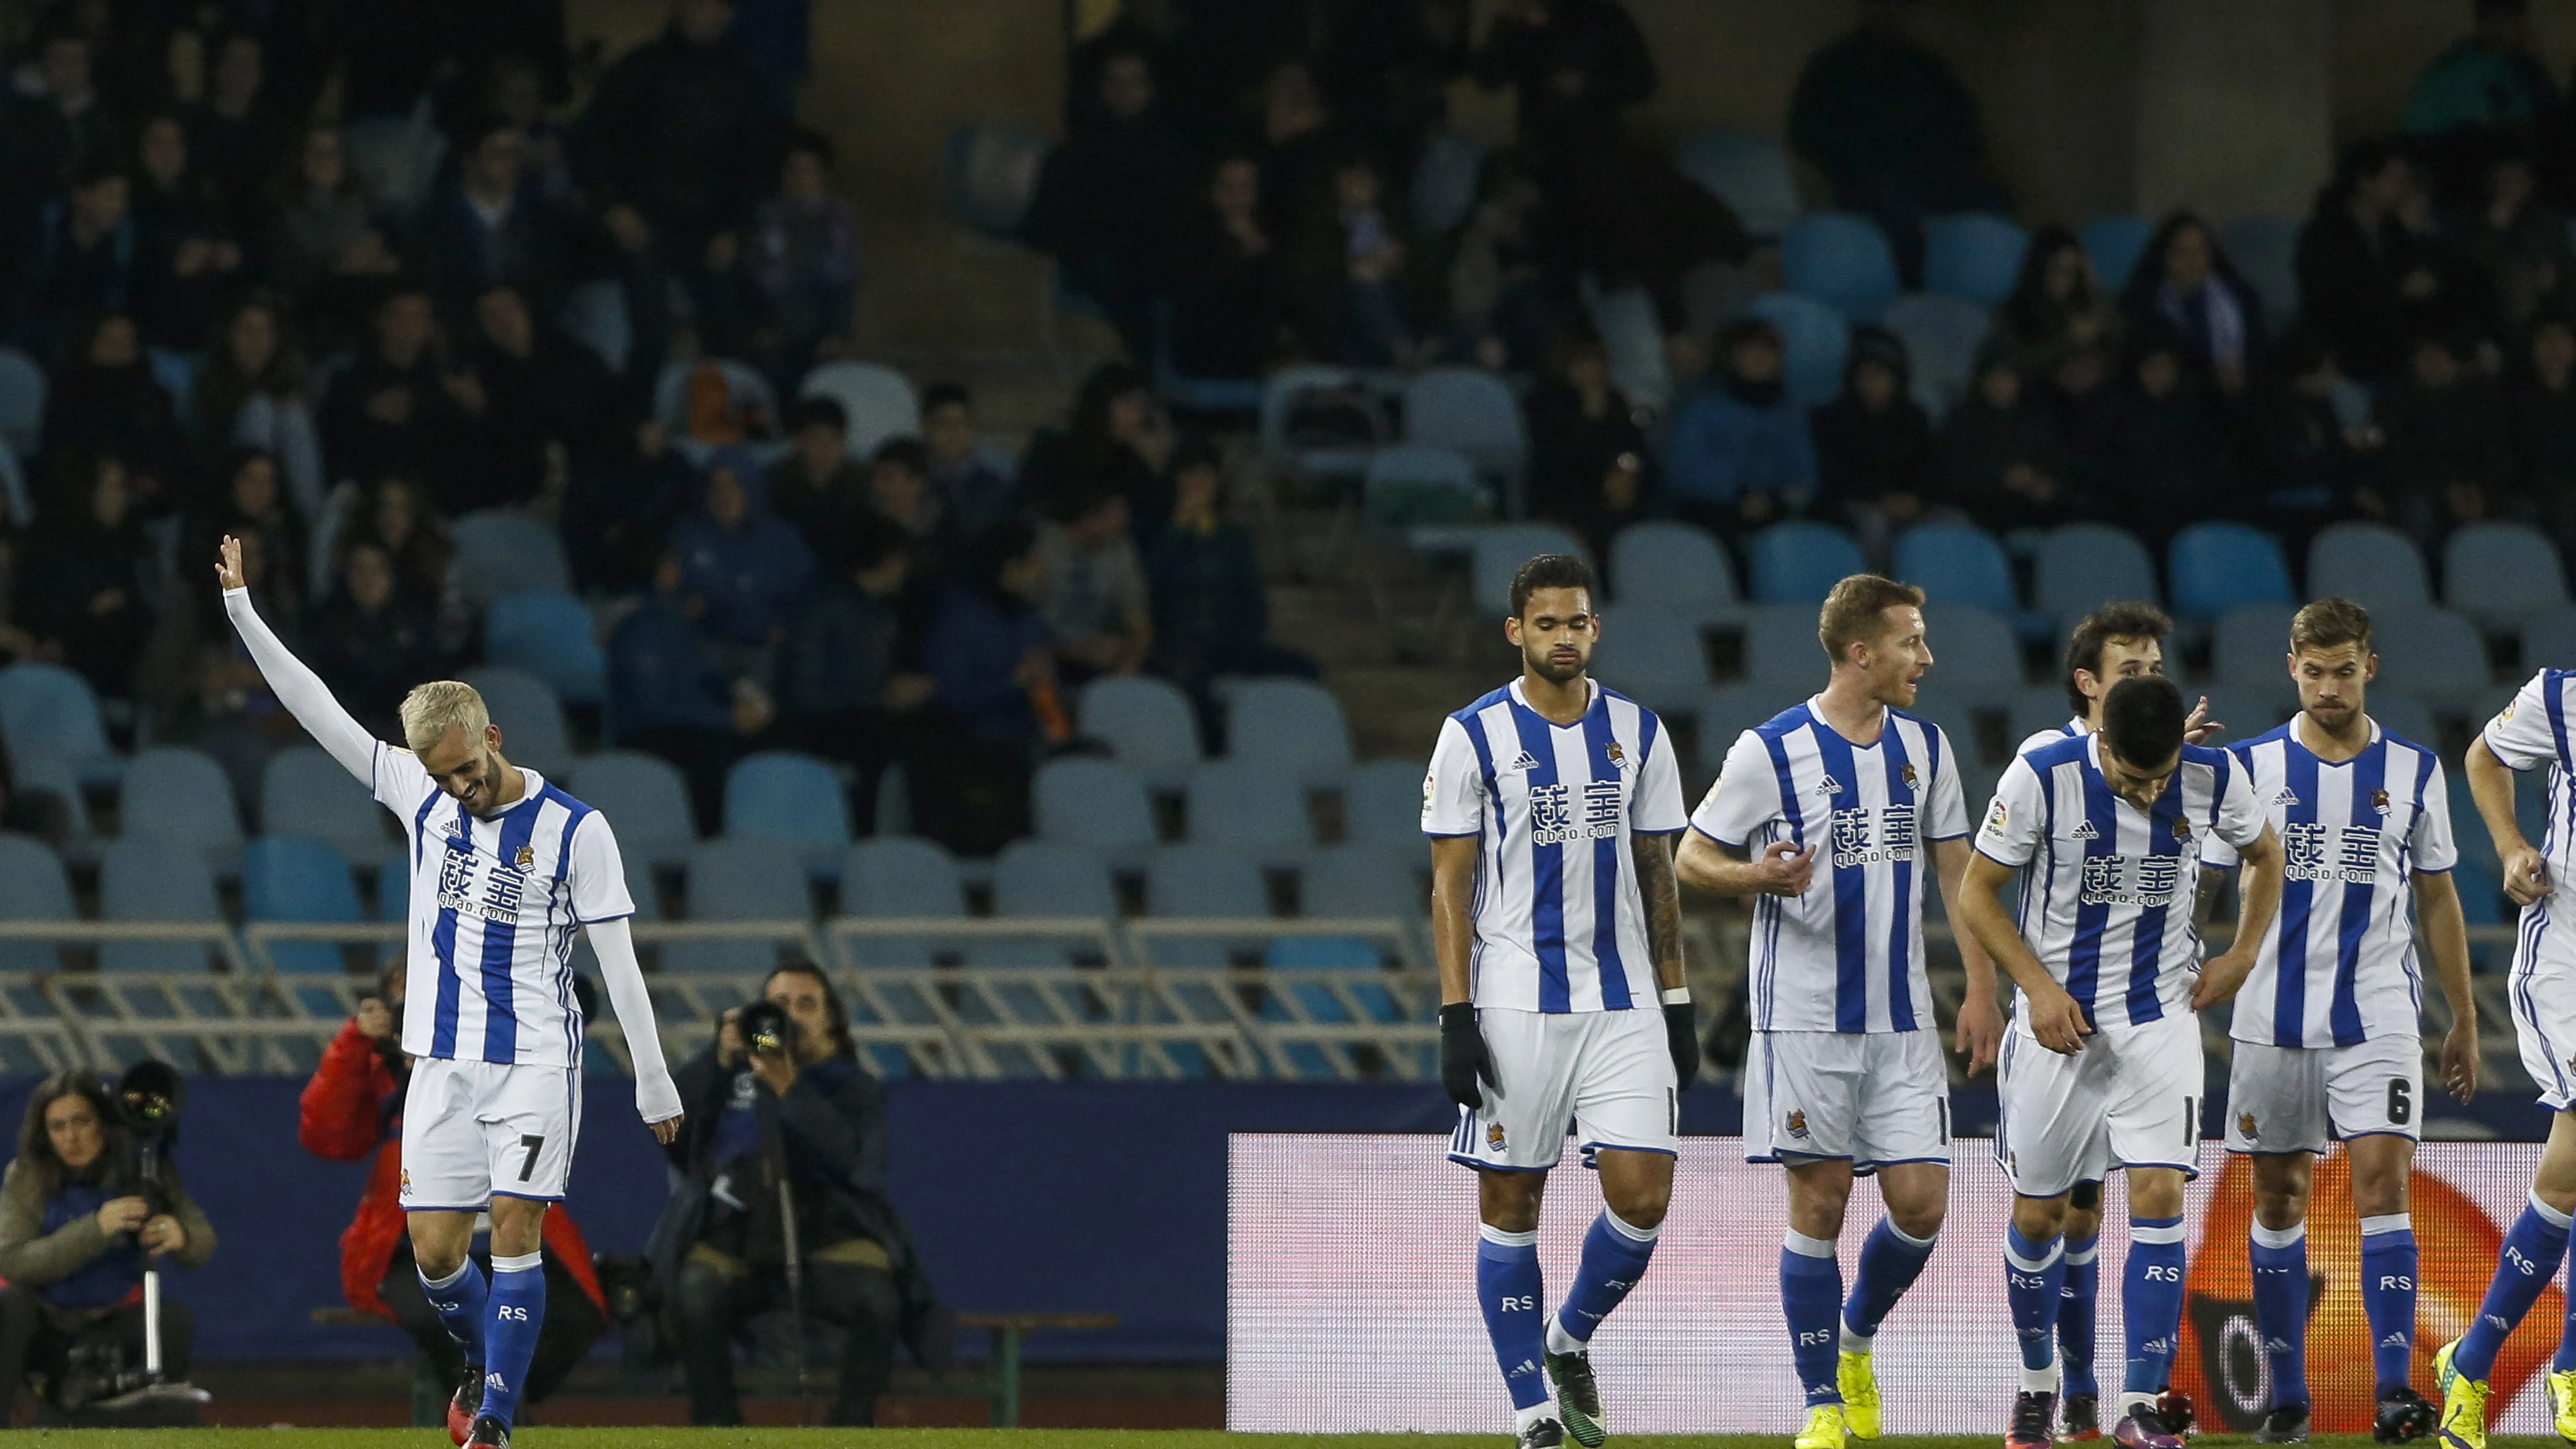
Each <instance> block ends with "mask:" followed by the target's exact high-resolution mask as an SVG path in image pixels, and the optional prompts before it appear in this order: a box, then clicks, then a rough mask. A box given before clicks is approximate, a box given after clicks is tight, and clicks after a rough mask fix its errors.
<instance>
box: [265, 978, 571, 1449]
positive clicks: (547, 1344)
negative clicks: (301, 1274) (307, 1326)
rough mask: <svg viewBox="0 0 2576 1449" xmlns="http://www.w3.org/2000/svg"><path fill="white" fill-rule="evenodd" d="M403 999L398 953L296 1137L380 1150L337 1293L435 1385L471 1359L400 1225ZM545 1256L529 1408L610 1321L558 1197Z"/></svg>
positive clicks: (313, 1147) (340, 1038) (338, 1155)
mask: <svg viewBox="0 0 2576 1449" xmlns="http://www.w3.org/2000/svg"><path fill="white" fill-rule="evenodd" d="M402 994H403V960H402V958H401V957H399V956H397V957H395V958H394V959H393V960H391V961H389V962H387V963H386V964H385V968H384V971H383V974H382V975H381V976H379V977H378V979H377V984H376V992H375V994H374V995H372V996H368V997H366V998H364V999H362V1000H360V1001H359V1003H358V1014H357V1015H355V1016H353V1017H351V1018H349V1020H348V1022H347V1024H346V1025H343V1026H342V1027H341V1028H340V1032H339V1035H337V1036H334V1037H333V1038H331V1044H330V1045H329V1046H327V1047H325V1048H323V1050H322V1065H321V1066H319V1067H317V1068H316V1069H315V1070H314V1073H313V1080H312V1081H310V1082H307V1083H305V1085H304V1095H303V1097H302V1099H301V1102H300V1107H301V1111H300V1114H299V1120H298V1122H297V1124H296V1134H295V1135H296V1140H297V1141H299V1142H301V1143H303V1144H304V1150H305V1151H307V1152H310V1153H312V1154H313V1155H314V1156H316V1157H327V1158H330V1159H331V1160H333V1161H335V1162H355V1161H357V1160H358V1159H360V1158H362V1157H365V1156H367V1155H368V1154H369V1153H373V1154H375V1163H374V1165H373V1166H371V1167H370V1168H368V1170H367V1189H366V1192H365V1194H364V1195H363V1196H361V1197H360V1198H359V1199H358V1215H357V1216H356V1217H355V1218H353V1219H351V1220H350V1222H349V1227H348V1230H347V1231H346V1232H343V1233H342V1234H341V1235H340V1291H341V1293H342V1294H343V1295H344V1296H346V1297H347V1298H348V1300H349V1306H350V1307H351V1308H354V1309H356V1310H358V1311H359V1312H360V1313H364V1314H369V1315H371V1316H373V1317H377V1318H383V1319H388V1320H390V1321H391V1322H393V1323H395V1324H397V1325H399V1326H400V1327H401V1329H402V1330H403V1332H405V1333H408V1334H410V1335H411V1338H412V1341H413V1342H414V1343H416V1344H419V1345H420V1351H421V1353H422V1354H423V1355H425V1356H426V1357H427V1358H428V1359H429V1362H430V1364H431V1366H432V1367H433V1368H434V1369H435V1370H436V1371H437V1373H438V1376H439V1382H441V1383H445V1384H457V1383H459V1382H460V1381H461V1380H462V1379H463V1377H464V1375H465V1372H466V1365H465V1356H464V1354H463V1353H461V1352H460V1351H459V1350H458V1349H457V1347H456V1340H455V1339H454V1338H451V1337H450V1336H449V1335H448V1332H447V1329H446V1328H445V1327H444V1326H443V1325H442V1324H440V1322H439V1319H438V1313H437V1310H435V1309H433V1308H431V1307H430V1306H429V1299H428V1297H427V1296H426V1295H425V1294H423V1293H422V1291H421V1286H420V1275H419V1273H418V1272H416V1271H414V1269H413V1265H412V1255H411V1238H410V1236H409V1235H408V1234H407V1233H406V1232H405V1231H404V1221H403V1210H402V1206H401V1202H400V1195H401V1187H402V1104H403V1088H404V1085H405V1083H406V1082H407V1080H408V1079H409V1077H410V1075H411V1064H410V1061H409V1059H408V1058H406V1057H405V1056H404V1055H403V1052H402V1045H401V1043H402ZM545 1258H546V1263H545V1268H546V1321H545V1324H544V1326H543V1328H542V1329H540V1330H539V1332H538V1335H537V1352H536V1357H535V1359H534V1360H532V1361H531V1363H530V1364H529V1367H528V1387H527V1390H526V1392H525V1393H524V1394H522V1395H521V1399H522V1401H523V1402H529V1403H534V1402H539V1401H542V1400H543V1399H544V1398H545V1397H546V1395H547V1394H548V1393H550V1392H552V1391H553V1389H554V1387H555V1385H557V1384H558V1383H561V1382H562V1381H563V1376H564V1375H565V1374H567V1373H570V1372H571V1371H572V1367H573V1365H574V1364H576V1363H579V1362H580V1361H581V1357H582V1355H583V1354H585V1353H587V1352H589V1351H590V1346H591V1344H592V1343H593V1342H595V1341H597V1339H598V1338H599V1336H600V1334H601V1333H603V1332H605V1331H606V1330H607V1327H608V1300H607V1298H606V1296H605V1295H603V1294H602V1293H601V1291H600V1287H599V1276H598V1274H596V1273H595V1272H593V1271H592V1269H591V1263H590V1245H589V1244H588V1243H586V1242H584V1241H583V1240H582V1236H581V1229H580V1228H578V1227H575V1226H574V1225H573V1220H572V1214H571V1213H570V1212H569V1211H567V1210H566V1209H565V1208H564V1206H563V1205H562V1204H561V1203H557V1204H556V1205H555V1206H554V1207H553V1208H552V1209H551V1210H550V1211H548V1212H547V1213H546V1217H545ZM459 1432H460V1433H461V1432H462V1431H461V1430H460V1431H459Z"/></svg>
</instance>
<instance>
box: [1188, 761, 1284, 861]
mask: <svg viewBox="0 0 2576 1449" xmlns="http://www.w3.org/2000/svg"><path fill="white" fill-rule="evenodd" d="M1189 821H1190V842H1191V843H1192V844H1194V845H1212V846H1219V847H1222V848H1224V849H1228V850H1239V851H1242V852H1243V853H1244V854H1246V855H1249V856H1252V857H1253V858H1254V859H1257V860H1259V861H1261V862H1263V863H1264V864H1270V865H1295V864H1296V863H1297V862H1298V861H1299V859H1300V858H1301V857H1303V856H1304V855H1305V853H1306V851H1307V850H1308V849H1309V848H1310V847H1311V846H1312V845H1313V844H1314V827H1313V826H1312V825H1311V824H1309V823H1308V821H1307V818H1306V791H1305V787H1304V786H1302V785H1300V784H1298V783H1297V779H1296V777H1295V776H1293V775H1291V774H1289V773H1288V772H1287V771H1285V770H1283V769H1280V768H1279V767H1278V766H1276V765H1271V764H1265V763H1263V762H1261V761H1258V760H1210V761H1209V762H1208V763H1206V764H1204V765H1201V766H1199V768H1198V772H1197V773H1196V774H1193V775H1192V776H1190V788H1189Z"/></svg>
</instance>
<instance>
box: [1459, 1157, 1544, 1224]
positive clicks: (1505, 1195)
mask: <svg viewBox="0 0 2576 1449" xmlns="http://www.w3.org/2000/svg"><path fill="white" fill-rule="evenodd" d="M1478 1179H1479V1180H1478V1184H1477V1194H1476V1196H1477V1206H1478V1214H1477V1215H1478V1217H1479V1218H1480V1219H1481V1220H1482V1221H1483V1222H1484V1224H1485V1226H1487V1227H1489V1228H1499V1229H1501V1230H1502V1231H1504V1232H1506V1233H1526V1232H1529V1231H1531V1230H1532V1229H1535V1228H1536V1227H1537V1226H1538V1205H1539V1201H1540V1199H1541V1196H1542V1195H1543V1192H1544V1189H1545V1188H1546V1185H1547V1176H1546V1174H1544V1173H1537V1172H1484V1173H1480V1174H1478Z"/></svg>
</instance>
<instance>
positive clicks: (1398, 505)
mask: <svg viewBox="0 0 2576 1449" xmlns="http://www.w3.org/2000/svg"><path fill="white" fill-rule="evenodd" d="M1366 477H1367V481H1366V482H1365V483H1364V484H1362V485H1361V496H1362V497H1363V498H1364V499H1365V500H1366V502H1367V506H1368V516H1369V517H1370V519H1371V520H1373V521H1375V522H1378V523H1383V524H1386V525H1388V526H1389V527H1404V526H1408V525H1412V524H1421V523H1474V522H1476V521H1478V520H1480V519H1485V518H1491V517H1492V516H1493V514H1494V494H1493V490H1492V489H1490V488H1488V487H1486V486H1485V483H1484V480H1482V479H1480V478H1478V477H1477V476H1476V465H1475V464H1473V463H1471V462H1469V461H1468V460H1467V455H1466V454H1464V453H1461V452H1459V451H1458V450H1457V449H1455V448H1444V447H1435V446H1432V445H1431V444H1428V443H1395V444H1391V445H1389V446H1387V447H1383V448H1380V449H1378V450H1377V451H1376V452H1374V453H1371V454H1370V455H1369V460H1368V472H1367V475H1366Z"/></svg>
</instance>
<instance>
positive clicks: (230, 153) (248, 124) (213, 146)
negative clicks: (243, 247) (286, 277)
mask: <svg viewBox="0 0 2576 1449" xmlns="http://www.w3.org/2000/svg"><path fill="white" fill-rule="evenodd" d="M207 53H208V58H209V60H210V61H211V65H210V67H209V69H208V73H207V85H206V98H205V100H204V101H203V102H202V103H200V104H199V105H197V106H196V107H195V108H193V109H192V110H190V111H189V113H188V154H189V155H191V156H193V157H195V158H196V163H197V167H198V169H199V170H201V171H203V172H204V173H205V174H206V175H207V176H208V177H211V178H212V179H213V181H214V183H215V191H216V195H217V197H218V198H219V199H220V200H221V203H222V205H223V208H224V227H225V230H226V231H227V232H228V233H229V234H230V235H232V236H235V237H243V238H255V237H257V236H258V235H260V223H261V222H262V221H263V220H264V219H265V216H266V213H267V202H268V200H269V193H270V182H271V181H272V180H273V179H274V173H275V172H276V169H277V159H278V154H279V152H280V150H281V149H282V143H283V142H284V140H285V139H286V138H285V136H284V133H283V129H282V128H281V127H280V126H279V124H278V116H279V114H280V109H279V107H278V106H277V105H276V104H275V100H274V97H272V96H271V95H270V94H269V87H268V53H267V48H266V47H265V46H263V45H262V44H261V43H260V38H259V37H258V36H257V35H255V34H252V33H251V32H249V31H245V30H236V31H232V32H230V33H227V34H220V35H217V36H216V37H215V38H214V39H213V40H212V41H210V42H209V43H208V45H207ZM337 138H338V133H336V132H334V133H333V139H335V140H336V139H337Z"/></svg>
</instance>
